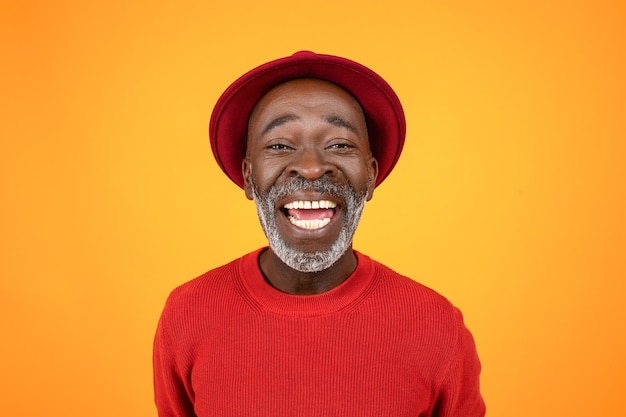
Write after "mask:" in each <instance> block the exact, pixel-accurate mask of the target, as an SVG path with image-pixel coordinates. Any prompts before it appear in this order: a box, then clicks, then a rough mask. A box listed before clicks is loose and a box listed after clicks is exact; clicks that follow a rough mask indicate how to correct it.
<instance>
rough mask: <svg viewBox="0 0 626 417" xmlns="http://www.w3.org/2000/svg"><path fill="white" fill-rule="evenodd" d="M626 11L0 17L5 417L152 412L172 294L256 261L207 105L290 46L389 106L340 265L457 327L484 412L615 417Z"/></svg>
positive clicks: (227, 6)
mask: <svg viewBox="0 0 626 417" xmlns="http://www.w3.org/2000/svg"><path fill="white" fill-rule="evenodd" d="M174 3H176V4H178V5H176V6H174V5H173V4H174ZM622 4H623V3H622V2H620V1H617V0H616V1H608V0H595V1H591V0H589V1H586V2H583V1H546V0H531V1H520V2H505V1H495V0H493V1H481V0H478V1H466V2H460V1H435V0H432V1H428V2H425V1H420V0H417V1H408V0H407V1H404V2H401V1H394V0H391V1H373V0H361V1H351V2H341V1H338V0H333V1H331V0H321V1H318V2H304V3H303V2H293V1H275V2H263V1H259V0H255V1H247V2H242V1H237V0H233V1H195V2H191V1H179V2H164V1H126V0H114V1H98V2H95V1H94V2H91V1H58V2H53V1H40V2H35V1H15V0H13V1H4V2H3V3H2V5H1V6H0V57H1V58H0V61H1V64H0V100H1V101H0V103H1V104H0V106H1V107H0V139H1V142H0V186H1V189H0V190H1V198H2V200H1V204H0V217H1V220H0V222H1V223H0V233H1V239H0V244H1V246H0V256H1V262H0V279H1V281H0V329H1V332H2V341H1V342H0V415H2V416H11V417H18V416H64V417H70V416H86V415H87V416H91V417H99V416H102V417H104V416H106V417H110V416H116V417H124V416H129V417H130V416H150V415H152V416H154V415H156V412H155V410H154V406H153V404H152V387H151V384H152V382H151V343H152V336H153V333H154V328H155V325H156V322H157V319H158V315H159V313H160V310H161V307H162V305H163V302H164V299H165V297H166V295H167V294H168V292H169V291H170V290H171V289H172V288H173V287H174V286H176V285H178V284H180V283H182V282H184V281H186V280H188V279H191V278H193V277H195V276H196V275H198V274H200V273H202V272H204V271H205V270H207V269H209V268H212V267H214V266H217V265H220V264H222V263H224V262H227V261H229V260H231V259H233V258H234V257H237V256H239V255H241V254H243V253H245V252H247V251H250V250H252V249H254V248H256V247H258V246H260V245H262V244H264V239H263V236H262V234H261V232H260V228H259V226H258V224H257V220H256V214H255V211H254V207H253V205H252V203H250V202H248V201H247V200H246V199H245V198H244V195H243V193H242V192H241V191H240V190H239V189H238V188H236V187H235V186H234V185H233V184H231V183H230V182H229V181H228V180H227V179H226V178H225V177H224V176H223V175H222V174H221V172H220V171H219V170H218V168H217V167H216V164H215V163H214V161H213V159H212V156H211V153H210V148H209V144H208V139H207V133H206V132H207V125H208V119H209V116H210V111H211V108H212V106H213V104H214V103H215V100H216V99H217V97H218V95H219V94H220V93H221V91H222V90H223V89H224V88H225V87H226V86H227V85H228V83H230V82H231V81H232V80H233V79H234V78H235V77H236V76H238V75H240V74H242V73H243V72H245V71H247V70H248V69H250V68H252V67H253V66H255V65H257V64H260V63H262V62H265V61H267V60H270V59H273V58H278V57H281V56H284V55H287V54H290V53H292V52H294V51H296V50H299V49H310V50H314V51H317V52H323V53H330V54H338V55H344V56H347V57H350V58H352V59H355V60H357V61H360V62H362V63H364V64H366V65H368V66H371V67H372V68H373V69H375V70H376V71H377V72H379V73H380V74H381V75H383V76H384V77H385V78H386V79H387V80H388V81H389V82H390V83H391V84H392V86H394V87H395V88H396V90H397V93H398V95H399V96H400V98H401V100H402V101H403V103H404V106H405V110H406V114H407V119H408V137H407V143H406V148H405V153H404V154H403V156H402V159H401V161H400V163H399V165H398V167H397V169H396V171H394V173H393V174H392V175H391V176H390V177H389V178H388V179H387V180H386V181H385V182H384V183H383V185H382V186H381V187H380V188H379V189H377V191H376V193H375V195H374V200H373V201H372V202H371V203H369V205H368V206H367V207H366V212H365V217H364V220H363V223H362V227H361V229H360V231H359V232H358V234H357V238H356V242H355V246H356V247H357V248H358V249H360V250H362V251H363V252H366V253H368V254H369V255H371V256H372V257H374V258H376V259H378V260H380V261H383V262H384V263H387V264H388V265H390V266H391V267H393V268H395V269H396V270H398V271H400V272H402V273H405V274H407V275H409V276H411V277H413V278H415V279H417V280H419V281H421V282H423V283H425V284H427V285H429V286H431V287H433V288H435V289H436V290H438V291H440V292H442V293H443V294H445V295H446V296H448V298H450V299H451V300H452V301H453V302H454V303H455V304H457V305H458V306H459V307H461V308H462V310H463V311H464V313H465V316H466V320H467V322H468V325H469V326H470V328H471V329H472V330H473V333H474V335H475V337H476V341H477V345H478V348H479V351H480V355H481V358H482V362H483V365H484V372H483V379H482V385H483V392H484V395H485V398H486V401H487V404H488V410H489V411H488V414H489V415H491V416H508V417H518V416H519V417H522V416H524V417H526V416H570V417H574V416H590V415H597V416H623V415H626V403H625V402H624V400H623V395H624V394H623V390H624V387H625V386H626V359H625V354H624V353H625V352H626V331H625V330H624V328H625V324H626V307H625V304H626V303H625V301H624V299H625V296H626V261H625V259H626V226H625V220H624V212H625V211H626V207H625V197H624V192H625V191H626V190H625V188H626V175H625V174H626V169H625V168H624V166H625V165H626V145H625V141H626V121H625V120H626V117H625V113H624V111H625V110H624V109H625V108H626V102H625V101H626V86H625V79H626V77H624V74H626V65H625V53H624V52H625V46H624V45H625V41H624V39H626V29H625V24H624V21H625V17H626V13H624V12H625V10H624V6H622Z"/></svg>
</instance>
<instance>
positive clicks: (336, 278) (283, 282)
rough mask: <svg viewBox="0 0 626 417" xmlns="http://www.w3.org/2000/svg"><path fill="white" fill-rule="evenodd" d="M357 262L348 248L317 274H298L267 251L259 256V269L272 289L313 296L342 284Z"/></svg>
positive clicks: (269, 250)
mask: <svg viewBox="0 0 626 417" xmlns="http://www.w3.org/2000/svg"><path fill="white" fill-rule="evenodd" d="M356 265H357V260H356V255H355V254H354V251H353V250H352V248H349V249H348V250H347V251H346V253H344V254H343V255H342V256H341V258H339V260H337V262H335V263H334V264H333V265H332V266H330V267H329V268H326V269H324V270H322V271H318V272H300V271H297V270H295V269H293V268H291V267H289V266H287V265H286V264H285V263H284V262H283V261H281V260H280V258H278V256H276V254H275V253H274V252H273V251H272V250H271V249H268V250H266V251H264V252H263V253H262V254H261V257H260V259H259V267H260V268H261V272H262V273H263V276H264V277H265V279H266V280H267V282H269V283H270V284H271V285H272V286H273V287H274V288H276V289H277V290H279V291H282V292H284V293H287V294H294V295H313V294H321V293H324V292H327V291H330V290H332V289H333V288H335V287H337V286H338V285H340V284H341V283H342V282H344V281H345V280H346V279H347V278H348V277H349V276H350V274H352V272H354V270H355V269H356Z"/></svg>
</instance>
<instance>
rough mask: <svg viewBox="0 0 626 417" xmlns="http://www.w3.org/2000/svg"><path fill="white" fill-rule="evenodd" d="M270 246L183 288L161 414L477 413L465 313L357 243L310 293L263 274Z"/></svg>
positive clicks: (161, 354) (174, 309)
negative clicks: (348, 268) (339, 276)
mask: <svg viewBox="0 0 626 417" xmlns="http://www.w3.org/2000/svg"><path fill="white" fill-rule="evenodd" d="M260 252H261V250H258V251H256V252H253V253H251V254H248V255H246V256H244V257H242V258H240V259H237V260H235V261H233V262H231V263H229V264H227V265H224V266H222V267H220V268H217V269H214V270H212V271H209V272H207V273H205V274H204V275H202V276H200V277H198V278H196V279H195V280H192V281H190V282H188V283H186V284H184V285H182V286H180V287H179V288H177V289H175V290H174V291H173V292H172V294H171V295H170V297H169V298H168V300H167V303H166V305H165V309H164V311H163V314H162V316H161V320H160V322H159V326H158V330H157V334H156V338H155V344H154V384H155V398H156V405H157V409H158V411H159V416H161V417H170V416H178V417H183V416H184V417H188V416H199V417H205V416H212V417H220V416H246V417H252V416H263V417H274V416H276V417H287V416H307V417H312V416H324V417H330V416H350V417H356V416H359V417H365V416H377V417H381V416H393V417H403V416H412V417H418V416H437V417H443V416H448V417H479V416H483V415H484V413H485V406H484V403H483V400H482V397H481V395H480V392H479V383H478V380H479V373H480V363H479V361H478V357H477V355H476V350H475V346H474V341H473V339H472V336H471V334H470V333H469V331H468V330H467V329H466V327H465V326H464V324H463V319H462V316H461V313H460V312H459V310H458V309H456V308H455V307H454V306H452V305H451V304H450V302H448V301H447V300H446V299H445V298H443V297H442V296H440V295H438V294H437V293H435V292H434V291H432V290H430V289H428V288H426V287H424V286H423V285H420V284H418V283H416V282H415V281H412V280H410V279H408V278H406V277H403V276H401V275H399V274H397V273H396V272H394V271H392V270H390V269H389V268H387V267H385V266H383V265H382V264H380V263H377V262H375V261H373V260H372V259H370V258H368V257H367V256H364V255H362V254H360V253H357V257H358V266H357V268H356V270H355V271H354V273H353V274H352V275H351V276H350V277H349V278H348V279H347V280H346V281H345V282H344V283H343V284H341V285H340V286H338V287H336V288H334V289H333V290H331V291H329V292H326V293H323V294H319V295H312V296H296V295H290V294H285V293H282V292H280V291H278V290H276V289H274V288H273V287H271V286H270V285H269V284H268V283H267V282H266V281H265V280H264V278H263V276H262V275H261V271H260V270H259V267H258V256H259V254H260Z"/></svg>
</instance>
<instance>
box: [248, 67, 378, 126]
mask: <svg viewBox="0 0 626 417" xmlns="http://www.w3.org/2000/svg"><path fill="white" fill-rule="evenodd" d="M298 108H307V109H315V110H317V111H320V112H327V113H329V114H333V113H337V112H339V113H343V114H345V115H346V116H351V117H353V118H355V119H356V120H355V122H357V123H363V125H365V116H364V115H363V111H362V109H361V106H360V105H359V103H358V101H357V100H356V99H355V98H354V97H353V96H352V95H351V94H350V93H348V92H347V91H346V90H344V89H343V88H341V87H339V86H338V85H336V84H333V83H330V82H327V81H323V80H318V79H311V78H304V79H296V80H291V81H287V82H285V83H282V84H279V85H278V86H276V87H274V88H272V89H271V90H270V91H268V92H267V93H266V94H265V95H264V96H263V97H261V99H260V100H259V101H258V102H257V104H256V105H255V107H254V108H253V110H252V112H251V114H250V118H249V127H251V124H252V123H253V122H254V121H256V120H257V119H259V118H263V117H264V116H265V117H272V115H274V113H280V112H285V111H295V110H297V109H298ZM365 129H366V128H365Z"/></svg>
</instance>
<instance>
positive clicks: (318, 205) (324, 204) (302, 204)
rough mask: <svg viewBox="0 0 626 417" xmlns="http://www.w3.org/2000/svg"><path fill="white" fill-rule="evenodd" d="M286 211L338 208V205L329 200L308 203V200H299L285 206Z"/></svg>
mask: <svg viewBox="0 0 626 417" xmlns="http://www.w3.org/2000/svg"><path fill="white" fill-rule="evenodd" d="M284 207H285V209H287V210H290V209H299V210H309V209H329V208H335V207H337V204H335V203H333V202H332V201H328V200H319V201H317V200H316V201H306V200H298V201H292V202H291V203H287V204H285V206H284Z"/></svg>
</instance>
